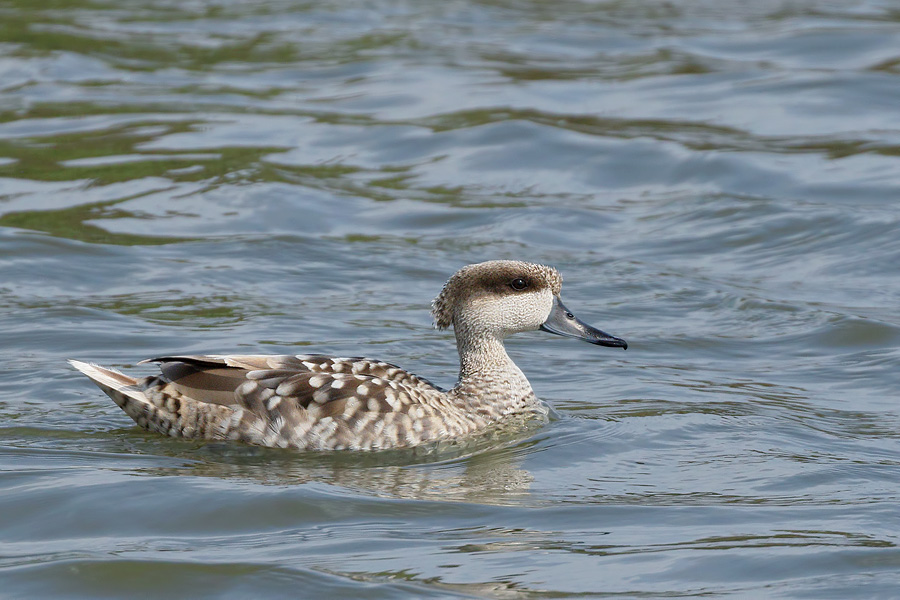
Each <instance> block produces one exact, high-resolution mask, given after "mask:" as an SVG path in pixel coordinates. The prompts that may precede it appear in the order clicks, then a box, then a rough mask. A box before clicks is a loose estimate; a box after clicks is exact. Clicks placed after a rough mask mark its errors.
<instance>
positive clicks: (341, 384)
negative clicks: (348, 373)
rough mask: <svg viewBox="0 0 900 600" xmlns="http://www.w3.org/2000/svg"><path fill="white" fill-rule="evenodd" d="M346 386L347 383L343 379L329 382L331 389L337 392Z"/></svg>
mask: <svg viewBox="0 0 900 600" xmlns="http://www.w3.org/2000/svg"><path fill="white" fill-rule="evenodd" d="M346 384H347V382H346V381H345V380H343V379H335V380H334V381H332V382H331V389H333V390H339V389H341V388H342V387H344V386H345V385H346Z"/></svg>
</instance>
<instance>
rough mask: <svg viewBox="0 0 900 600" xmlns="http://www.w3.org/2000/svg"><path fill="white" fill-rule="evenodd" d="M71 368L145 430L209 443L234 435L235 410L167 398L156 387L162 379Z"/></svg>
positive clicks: (91, 366)
mask: <svg viewBox="0 0 900 600" xmlns="http://www.w3.org/2000/svg"><path fill="white" fill-rule="evenodd" d="M69 364H71V365H72V366H73V367H75V368H76V369H78V370H79V371H81V372H82V373H84V374H85V375H87V376H88V377H89V378H90V380H91V381H93V382H94V383H95V384H97V387H99V388H100V389H101V390H103V391H104V392H105V393H106V395H107V396H109V397H110V398H112V400H113V402H115V403H116V405H118V406H119V408H121V409H122V410H124V411H125V413H126V414H127V415H128V416H129V417H131V418H132V419H134V421H135V423H137V424H138V425H140V426H141V427H143V428H144V429H149V430H151V431H157V432H159V433H162V434H163V435H169V436H172V437H186V438H196V437H199V438H207V439H224V438H226V437H227V436H228V435H229V433H230V430H231V418H232V416H233V414H234V411H233V410H232V409H229V408H227V407H224V406H218V405H209V404H205V403H200V402H197V401H195V400H191V399H190V398H183V397H175V396H172V395H170V394H167V393H165V391H164V390H160V389H159V388H157V387H155V386H154V384H159V383H160V382H161V380H160V378H145V379H143V380H138V379H135V378H133V377H129V376H128V375H125V374H123V373H119V372H118V371H116V370H114V369H108V368H106V367H101V366H100V365H95V364H91V363H85V362H81V361H78V360H70V361H69ZM162 382H165V380H162ZM240 412H241V413H243V411H240ZM238 417H240V414H239V415H238Z"/></svg>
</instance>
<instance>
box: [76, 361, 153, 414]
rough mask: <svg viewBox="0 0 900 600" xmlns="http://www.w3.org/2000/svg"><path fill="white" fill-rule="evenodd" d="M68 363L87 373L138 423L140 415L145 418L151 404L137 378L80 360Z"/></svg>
mask: <svg viewBox="0 0 900 600" xmlns="http://www.w3.org/2000/svg"><path fill="white" fill-rule="evenodd" d="M69 364H70V365H72V366H73V367H75V368H76V369H78V370H79V371H81V372H82V373H84V374H85V375H87V376H88V378H90V380H91V381H93V382H94V383H95V384H97V387H99V388H100V389H101V390H103V391H104V393H106V395H107V396H109V397H110V398H112V400H113V402H115V403H116V404H117V405H118V406H119V408H121V409H122V410H124V411H125V412H126V413H127V414H128V416H129V417H131V418H132V419H134V420H135V421H138V423H139V424H140V421H139V419H140V418H141V417H143V418H144V419H146V417H147V414H148V412H149V410H150V409H151V408H152V405H151V404H150V402H149V400H148V399H147V396H146V395H144V392H143V390H141V389H140V387H139V386H138V385H137V379H135V378H133V377H129V376H128V375H125V374H123V373H119V372H118V371H116V370H114V369H108V368H106V367H101V366H100V365H95V364H92V363H85V362H81V361H80V360H70V361H69Z"/></svg>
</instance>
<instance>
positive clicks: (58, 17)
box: [0, 0, 900, 598]
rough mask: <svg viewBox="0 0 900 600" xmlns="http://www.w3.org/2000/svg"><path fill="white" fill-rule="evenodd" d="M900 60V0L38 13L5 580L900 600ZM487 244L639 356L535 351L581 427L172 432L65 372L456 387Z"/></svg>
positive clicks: (6, 279)
mask: <svg viewBox="0 0 900 600" xmlns="http://www.w3.org/2000/svg"><path fill="white" fill-rule="evenodd" d="M898 48H900V11H898V7H897V4H896V3H895V2H892V1H886V0H885V1H878V0H871V1H852V0H841V1H833V2H830V1H824V0H823V1H814V0H797V1H793V2H786V1H785V2H776V1H761V2H754V3H740V2H735V1H729V2H662V1H650V0H643V1H631V2H617V1H611V2H581V1H570V0H562V1H557V2H538V1H527V0H515V1H512V0H509V1H503V0H500V1H496V0H495V1H487V2H471V1H446V2H403V1H389V0H373V1H370V2H349V1H348V2H343V1H342V2H317V3H311V2H308V3H305V2H296V1H292V0H283V1H280V2H276V1H266V2H257V3H247V2H235V1H227V0H224V1H219V2H212V1H210V2H202V1H196V2H173V1H172V2H138V1H127V0H126V1H122V0H117V1H115V2H112V1H109V0H96V1H93V2H88V1H86V0H81V1H71V2H69V1H67V2H60V1H48V2H40V3H35V2H25V1H23V0H11V1H8V2H4V3H2V4H0V340H2V343H0V355H2V358H3V365H4V366H3V369H2V370H0V515H2V516H0V573H2V581H3V586H2V588H3V589H2V591H0V595H2V596H4V597H10V598H36V597H54V596H56V597H66V598H73V597H84V598H100V597H129V598H136V597H159V596H160V595H164V594H178V595H184V594H186V593H188V594H189V595H190V596H191V597H198V598H199V597H215V598H245V597H275V596H278V597H281V596H287V595H288V594H290V595H292V596H297V595H299V596H301V597H315V598H328V597H334V598H338V597H344V598H406V597H419V598H482V597H484V598H558V597H600V596H604V597H605V596H614V597H616V596H621V597H662V596H665V597H683V596H693V595H705V596H711V597H719V596H731V597H754V598H759V597H811V598H825V597H833V598H851V597H855V598H876V597H881V598H888V597H897V596H898V594H900V592H898V591H897V590H898V589H900V587H898V585H900V549H898V546H897V544H898V542H900V508H898V501H900V488H898V483H897V482H898V480H900V409H898V400H900V398H898V390H900V350H898V347H900V311H898V297H900V275H898V265H900V210H898V206H897V204H898V200H900V193H898V192H900V162H898V156H900V110H898V107H900V104H898V102H900V101H898V99H900V50H898ZM490 258H521V259H526V260H532V261H538V262H544V263H548V264H553V265H555V266H557V267H559V268H560V269H561V271H562V272H563V274H564V277H565V279H566V282H565V285H564V290H563V291H564V297H565V298H566V302H567V304H568V305H569V306H570V307H571V308H572V309H573V310H574V311H576V312H577V313H578V314H579V315H580V316H581V317H582V318H584V319H585V320H587V321H589V322H592V323H594V324H596V325H598V326H600V327H602V328H604V329H606V330H607V331H610V332H612V333H614V334H616V335H621V336H622V337H625V338H626V339H627V340H628V341H629V344H630V347H629V350H628V352H627V353H623V352H621V351H614V350H611V349H602V348H597V347H593V346H589V345H587V344H579V343H577V342H575V341H573V340H565V339H561V338H551V336H546V335H543V334H540V333H534V334H528V335H521V336H518V337H516V338H514V339H512V340H510V343H509V347H510V352H511V354H512V355H513V357H514V358H515V359H516V360H517V362H518V363H519V365H520V366H521V367H522V369H523V370H524V371H525V372H526V373H527V374H528V375H529V377H530V379H531V381H532V384H533V386H534V388H535V390H536V392H537V393H538V395H539V396H540V397H541V398H543V399H545V400H546V401H547V403H548V404H549V405H551V406H552V407H553V409H554V411H555V415H556V418H555V419H554V420H553V421H552V422H551V423H549V424H547V425H546V426H542V427H540V426H539V427H535V428H533V429H531V430H528V431H525V432H521V433H520V435H517V436H513V437H509V436H506V437H503V436H501V437H499V438H497V439H493V440H490V441H488V442H486V443H483V444H482V445H481V446H479V447H477V448H474V449H471V448H470V449H469V450H468V451H465V452H458V453H456V454H453V455H448V456H438V457H423V456H419V455H417V454H416V453H410V452H406V453H404V452H398V453H383V454H374V455H365V456H360V455H354V454H342V455H321V454H319V455H317V454H298V453H290V452H282V451H274V450H267V449H258V448H250V447H245V446H236V445H227V444H201V443H193V442H185V441H179V440H170V439H164V438H161V437H157V436H154V435H152V434H149V433H146V432H143V431H142V430H140V429H138V428H137V427H135V426H134V425H133V424H132V423H131V421H130V420H129V419H128V418H127V417H126V416H125V415H124V414H123V413H122V412H121V411H120V410H119V409H118V408H116V407H115V406H114V405H113V404H112V403H111V402H110V401H109V400H108V399H107V398H106V397H105V396H103V395H102V394H101V393H100V392H99V391H98V390H97V389H96V388H94V387H93V386H92V385H91V384H90V383H89V382H88V381H87V380H86V379H84V378H83V377H82V376H80V375H79V374H77V373H76V372H74V371H73V370H72V369H71V368H69V367H68V365H67V364H66V363H65V359H67V358H80V359H83V360H90V361H95V362H99V363H103V364H111V365H116V366H119V367H122V368H126V369H128V368H131V367H132V365H134V363H136V362H137V361H138V360H140V359H142V358H145V357H147V356H154V355H159V354H166V353H173V352H182V353H192V352H259V353H269V352H271V353H295V352H309V351H319V352H326V353H337V354H344V355H346V354H363V355H369V356H373V357H377V358H381V359H385V360H390V361H392V362H396V363H399V364H401V365H403V366H405V367H408V368H410V369H411V370H413V371H414V372H417V373H419V374H421V375H423V376H426V377H428V378H430V379H432V380H433V381H435V382H436V383H438V384H440V385H450V384H452V382H453V379H454V376H455V372H456V366H457V365H456V360H457V358H456V353H455V350H454V347H453V340H452V335H450V334H447V333H445V332H438V331H435V330H433V329H431V319H430V316H429V314H428V306H429V302H430V300H431V298H432V297H433V296H434V295H435V294H436V293H437V291H438V290H439V289H440V286H441V285H442V283H443V281H444V280H445V279H446V277H447V276H448V275H450V274H451V273H452V272H453V271H455V270H456V269H457V268H459V267H460V266H461V265H463V264H466V263H469V262H476V261H480V260H485V259H490ZM142 368H143V367H138V368H136V369H135V371H139V370H140V369H142ZM140 372H149V371H147V370H145V371H140Z"/></svg>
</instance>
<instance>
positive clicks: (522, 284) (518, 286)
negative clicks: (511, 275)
mask: <svg viewBox="0 0 900 600" xmlns="http://www.w3.org/2000/svg"><path fill="white" fill-rule="evenodd" d="M509 287H511V288H512V289H514V290H524V289H525V288H527V287H528V282H527V281H525V280H524V279H522V278H521V277H518V278H516V279H513V280H512V281H510V282H509Z"/></svg>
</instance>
